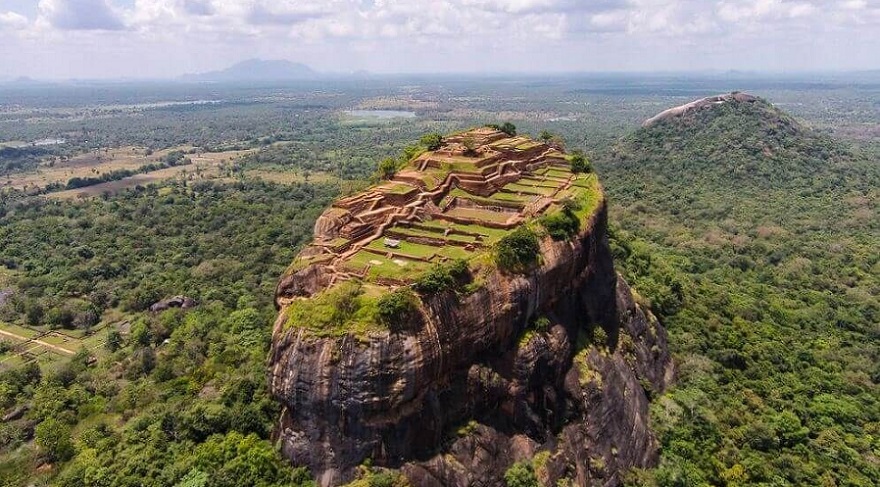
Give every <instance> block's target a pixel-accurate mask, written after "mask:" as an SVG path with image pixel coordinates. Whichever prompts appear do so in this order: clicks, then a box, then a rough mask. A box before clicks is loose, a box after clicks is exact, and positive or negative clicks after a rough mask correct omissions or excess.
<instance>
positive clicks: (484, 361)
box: [269, 203, 672, 486]
mask: <svg viewBox="0 0 880 487" xmlns="http://www.w3.org/2000/svg"><path fill="white" fill-rule="evenodd" d="M606 218H607V212H606V208H605V204H604V203H602V204H601V205H599V207H598V209H597V210H596V212H595V213H594V214H593V215H592V217H591V218H590V219H589V221H588V222H587V223H586V224H585V225H584V228H583V230H582V231H581V232H580V233H579V234H578V235H577V236H576V238H573V239H572V240H570V241H565V242H555V241H552V240H551V239H549V238H546V239H544V240H543V241H542V242H541V251H542V255H543V261H542V263H541V265H540V266H538V267H537V268H536V269H534V270H533V271H531V272H529V273H528V274H526V275H509V274H504V273H501V272H498V271H494V272H492V273H490V274H488V275H486V276H484V283H483V285H482V286H480V287H479V288H478V289H477V290H476V291H474V292H473V293H471V294H468V295H457V294H455V293H453V292H447V293H444V294H440V295H437V296H433V297H431V298H426V299H425V300H423V302H422V303H421V305H420V313H419V314H420V316H419V317H418V318H417V319H415V320H413V323H412V324H411V326H410V327H408V329H407V330H406V331H403V332H399V333H392V332H390V331H385V332H374V333H372V334H370V335H369V336H366V337H363V336H361V337H358V338H355V337H353V336H344V337H329V338H328V337H317V336H315V335H314V334H311V333H309V332H308V331H306V330H304V329H302V328H299V327H296V326H294V327H288V326H286V324H287V321H288V317H287V315H286V312H285V308H284V307H282V309H281V311H280V313H279V317H278V320H277V322H276V326H275V331H274V338H273V344H272V349H271V352H270V364H269V365H270V377H269V379H270V387H271V390H272V393H273V395H274V396H275V397H276V398H277V399H278V400H279V401H280V402H281V403H282V405H283V413H282V417H281V419H280V422H279V425H278V429H277V435H278V437H279V439H280V440H281V444H282V449H283V453H284V455H285V456H287V457H288V458H290V459H291V460H292V461H293V462H294V463H295V464H300V465H307V466H308V467H309V468H310V469H311V470H312V471H313V472H314V473H315V474H316V475H317V477H318V480H319V483H320V484H322V485H338V484H341V483H344V482H346V481H348V480H351V479H352V478H353V476H354V474H355V468H356V467H357V466H358V465H360V464H361V463H362V462H363V461H364V460H366V459H371V460H372V463H373V464H374V465H380V466H386V467H390V468H398V469H400V470H401V471H402V472H403V473H404V474H405V475H406V476H407V477H408V478H409V479H410V481H411V482H412V483H413V485H438V486H439V485H499V484H500V483H502V480H501V479H502V478H503V474H504V471H505V470H506V469H507V468H508V467H509V466H510V465H511V464H512V463H513V462H515V461H519V460H524V459H529V458H531V457H533V456H535V455H536V454H538V457H537V458H538V459H540V462H539V461H537V460H536V461H535V464H536V470H537V473H538V476H539V478H540V480H541V481H542V483H543V484H544V485H556V482H557V481H558V480H560V479H568V480H570V481H571V482H572V483H573V484H575V485H618V484H619V483H620V475H621V473H623V472H624V471H625V470H626V469H628V468H631V467H646V466H651V465H653V463H654V462H655V461H656V456H657V452H656V444H655V441H654V438H653V435H652V434H651V431H650V428H649V425H648V396H649V394H650V393H651V391H653V392H659V391H662V390H663V389H664V388H665V387H666V386H667V384H668V382H669V380H670V379H671V370H672V369H671V361H670V357H669V354H668V352H667V348H666V334H665V331H664V330H663V328H662V326H661V325H660V324H659V323H658V322H657V320H656V319H655V318H653V316H651V315H650V313H647V312H646V311H645V310H642V309H640V307H639V306H638V305H636V304H635V302H634V300H633V297H632V293H631V291H630V289H629V287H628V286H627V285H626V283H625V282H623V280H622V279H621V278H620V277H619V276H618V275H617V274H616V272H615V271H614V266H613V262H612V259H611V255H610V252H609V249H608V243H607V236H606V228H607V226H606ZM315 267H316V266H312V267H311V268H307V269H304V270H302V271H300V272H299V274H301V277H302V278H303V279H311V280H312V281H313V280H314V278H315V275H316V272H317V271H316V269H315ZM296 279H297V277H296V275H294V276H293V278H292V280H293V281H295V280H296ZM286 282H287V286H286V288H285V290H283V291H284V294H285V295H286V296H287V295H290V292H289V287H290V282H291V278H287V279H286ZM280 291H281V290H280ZM538 318H542V319H541V320H538V321H539V322H540V323H541V326H537V327H536V326H535V325H534V323H535V322H536V320H537V319H538ZM600 330H601V331H600ZM605 336H607V340H603V337H605ZM541 452H546V453H541Z"/></svg>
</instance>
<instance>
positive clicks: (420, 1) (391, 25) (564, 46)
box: [0, 0, 880, 76]
mask: <svg viewBox="0 0 880 487" xmlns="http://www.w3.org/2000/svg"><path fill="white" fill-rule="evenodd" d="M29 15H32V16H33V17H35V18H34V20H33V21H31V20H29V19H28V18H26V17H24V16H23V15H20V14H18V13H14V12H7V13H5V14H4V13H0V33H3V34H4V36H3V37H4V41H5V43H6V44H7V45H8V46H9V49H5V50H4V51H3V52H2V53H0V68H5V67H6V66H21V65H24V64H23V63H22V62H21V61H22V60H29V59H31V58H32V59H33V62H32V64H34V65H37V62H36V60H37V57H34V56H32V55H31V56H30V57H29V53H40V55H41V56H44V57H43V58H40V60H41V61H42V63H41V64H39V69H40V70H43V71H41V72H47V73H49V72H50V70H52V69H55V70H57V72H58V73H59V75H62V73H67V74H68V75H75V76H85V75H89V74H92V75H102V74H105V75H111V74H112V75H119V74H120V73H123V74H124V73H125V72H126V69H129V68H127V66H130V65H134V64H135V63H136V65H137V67H138V69H139V71H138V72H139V73H141V72H146V73H155V74H174V73H179V72H183V71H190V72H191V71H198V70H203V69H214V68H218V67H222V66H224V65H227V64H231V63H232V62H234V61H237V60H239V59H242V58H246V57H264V58H270V57H284V58H289V59H294V60H299V61H304V62H307V63H310V64H313V65H315V67H317V68H319V69H324V70H353V69H375V70H389V71H410V70H416V71H419V70H428V71H443V70H448V71H461V70H464V71H468V70H484V69H485V70H508V69H510V70H534V69H542V68H543V67H544V66H548V67H554V66H555V67H556V68H555V69H560V70H577V69H586V68H593V69H602V68H605V69H622V68H627V69H629V68H633V69H635V68H641V69H650V68H651V67H653V66H655V65H657V64H658V63H659V61H658V60H659V59H660V58H662V55H660V54H659V52H660V51H663V52H666V53H668V57H669V58H670V59H673V60H674V62H675V63H677V64H675V65H670V63H668V62H666V63H664V64H663V66H666V67H668V68H669V69H699V68H701V67H711V68H718V67H719V66H720V67H728V66H727V65H724V64H723V63H725V62H727V63H730V64H729V67H730V68H736V69H761V68H768V67H773V66H775V65H773V64H771V63H786V64H785V67H788V66H792V67H796V66H801V67H804V68H807V67H810V65H811V64H812V63H815V64H816V65H817V66H821V67H826V66H843V65H844V64H843V63H849V64H847V65H864V67H865V68H880V59H878V57H877V56H876V55H872V54H871V53H872V52H878V51H880V0H40V1H39V4H38V7H37V8H36V9H35V12H31V13H30V14H29ZM96 31H97V32H96ZM9 33H12V34H9ZM811 44H815V45H817V46H822V49H823V50H822V51H821V53H826V54H824V55H825V57H824V58H823V57H821V55H820V54H821V53H818V52H817V53H816V54H815V55H813V56H805V55H804V52H805V46H809V45H811ZM732 46H733V47H732ZM850 46H856V48H855V49H851V48H849V47H850ZM74 47H76V49H78V51H76V52H77V53H80V52H87V53H88V54H89V60H90V62H89V63H81V65H74V64H73V63H72V62H67V61H66V59H68V58H71V55H70V51H71V50H72V49H74ZM834 49H839V50H841V51H842V50H845V51H846V52H839V53H837V54H834V53H833V52H832V51H833V50H834ZM550 50H552V52H554V53H555V54H554V56H553V57H552V58H551V57H549V56H547V55H546V53H547V52H550ZM807 50H809V49H807ZM786 53H787V54H786ZM844 54H845V55H844ZM163 56H164V57H165V58H167V61H162V59H163ZM442 56H447V57H454V59H448V60H447V61H445V62H444V61H443V59H442ZM53 59H55V60H56V62H52V61H53ZM151 59H157V60H159V61H158V62H156V63H155V64H151V63H150V62H148V61H149V60H151ZM92 61H94V62H92ZM25 64H26V63H25ZM44 66H45V67H44ZM548 69H549V68H548ZM87 70H93V72H92V71H87ZM23 74H30V73H23Z"/></svg>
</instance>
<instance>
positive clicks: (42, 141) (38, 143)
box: [33, 139, 67, 146]
mask: <svg viewBox="0 0 880 487" xmlns="http://www.w3.org/2000/svg"><path fill="white" fill-rule="evenodd" d="M66 143H67V140H66V139H40V140H35V141H34V143H33V144H34V145H36V146H42V145H61V144H66Z"/></svg>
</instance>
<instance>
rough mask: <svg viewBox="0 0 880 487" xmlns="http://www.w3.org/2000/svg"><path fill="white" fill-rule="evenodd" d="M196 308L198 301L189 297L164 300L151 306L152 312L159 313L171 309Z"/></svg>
mask: <svg viewBox="0 0 880 487" xmlns="http://www.w3.org/2000/svg"><path fill="white" fill-rule="evenodd" d="M195 306H196V301H195V300H194V299H193V298H190V297H187V296H174V297H173V298H168V299H163V300H162V301H159V302H156V303H153V304H152V305H151V306H150V311H151V312H153V313H158V312H160V311H165V310H166V309H169V308H181V309H189V308H193V307H195Z"/></svg>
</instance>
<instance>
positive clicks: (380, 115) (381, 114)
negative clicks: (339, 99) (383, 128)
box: [345, 110, 416, 120]
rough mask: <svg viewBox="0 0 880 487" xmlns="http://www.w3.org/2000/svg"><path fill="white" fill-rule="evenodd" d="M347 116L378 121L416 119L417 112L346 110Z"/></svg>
mask: <svg viewBox="0 0 880 487" xmlns="http://www.w3.org/2000/svg"><path fill="white" fill-rule="evenodd" d="M345 114H346V115H348V116H350V117H354V118H361V119H363V118H372V119H378V120H389V119H392V118H416V112H405V111H403V110H346V111H345Z"/></svg>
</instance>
